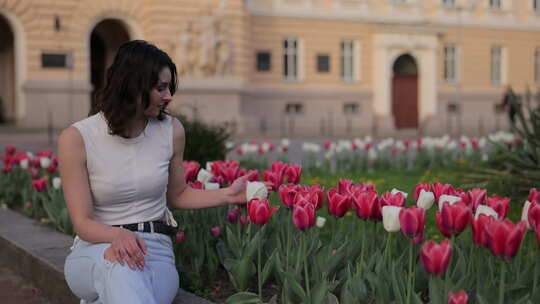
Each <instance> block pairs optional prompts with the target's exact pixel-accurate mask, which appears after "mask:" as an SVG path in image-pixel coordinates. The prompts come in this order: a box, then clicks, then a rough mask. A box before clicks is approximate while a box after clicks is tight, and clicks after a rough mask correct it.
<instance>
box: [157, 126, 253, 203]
mask: <svg viewBox="0 0 540 304" xmlns="http://www.w3.org/2000/svg"><path fill="white" fill-rule="evenodd" d="M173 143H174V154H173V157H172V159H171V162H170V164H169V183H168V186H167V203H168V205H169V207H171V208H175V209H201V208H208V207H215V206H220V205H225V204H234V203H245V202H246V192H245V189H246V182H247V179H248V176H243V177H241V178H239V179H237V180H236V181H235V182H234V183H233V185H231V186H230V187H228V188H223V189H217V190H197V189H193V188H191V187H188V186H187V185H186V181H185V179H184V166H183V157H184V147H185V143H186V140H185V132H184V127H183V126H182V124H180V122H179V121H178V120H177V119H176V118H173Z"/></svg>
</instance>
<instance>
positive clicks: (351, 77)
mask: <svg viewBox="0 0 540 304" xmlns="http://www.w3.org/2000/svg"><path fill="white" fill-rule="evenodd" d="M356 49H357V47H356V43H355V42H354V41H352V40H343V41H342V42H341V79H342V80H343V81H346V82H353V81H356V80H358V77H356V74H357V67H356V64H357V61H358V58H357V52H356Z"/></svg>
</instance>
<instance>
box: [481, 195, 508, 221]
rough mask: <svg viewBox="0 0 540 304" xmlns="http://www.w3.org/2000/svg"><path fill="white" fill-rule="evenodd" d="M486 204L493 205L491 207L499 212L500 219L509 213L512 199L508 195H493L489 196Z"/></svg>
mask: <svg viewBox="0 0 540 304" xmlns="http://www.w3.org/2000/svg"><path fill="white" fill-rule="evenodd" d="M486 205H487V206H488V207H491V209H493V210H495V211H496V212H497V214H499V219H503V218H505V217H506V214H507V213H508V208H509V206H510V199H509V198H507V197H504V198H501V197H499V196H497V195H493V196H492V197H490V198H488V200H487V202H486Z"/></svg>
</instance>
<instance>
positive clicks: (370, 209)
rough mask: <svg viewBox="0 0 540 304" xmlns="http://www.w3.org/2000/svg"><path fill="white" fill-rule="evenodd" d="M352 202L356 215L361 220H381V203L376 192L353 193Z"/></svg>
mask: <svg viewBox="0 0 540 304" xmlns="http://www.w3.org/2000/svg"><path fill="white" fill-rule="evenodd" d="M352 202H353V204H354V206H355V209H356V216H358V217H359V218H361V219H363V220H368V219H369V220H372V221H381V220H382V214H381V208H382V207H381V205H380V202H379V198H378V197H377V192H374V191H372V192H363V193H360V194H359V195H355V196H353V198H352Z"/></svg>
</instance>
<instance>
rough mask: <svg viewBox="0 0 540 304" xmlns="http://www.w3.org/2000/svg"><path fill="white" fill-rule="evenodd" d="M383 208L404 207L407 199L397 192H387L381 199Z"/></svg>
mask: <svg viewBox="0 0 540 304" xmlns="http://www.w3.org/2000/svg"><path fill="white" fill-rule="evenodd" d="M380 203H381V208H382V207H384V206H398V207H403V206H404V205H405V197H404V196H403V194H401V192H396V194H392V193H390V192H386V193H384V194H383V196H381V199H380Z"/></svg>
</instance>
